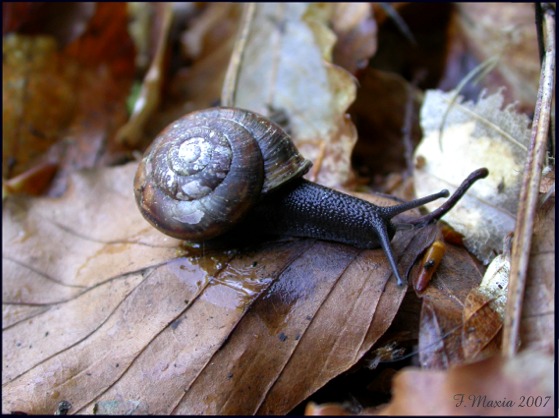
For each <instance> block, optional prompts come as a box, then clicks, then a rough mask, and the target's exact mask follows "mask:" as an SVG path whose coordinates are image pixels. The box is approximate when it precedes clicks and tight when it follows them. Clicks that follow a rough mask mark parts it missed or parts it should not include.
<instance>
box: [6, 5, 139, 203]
mask: <svg viewBox="0 0 559 418" xmlns="http://www.w3.org/2000/svg"><path fill="white" fill-rule="evenodd" d="M123 22H124V23H123ZM125 22H126V6H125V5H124V4H120V5H118V4H108V3H106V4H103V3H99V4H98V5H97V6H96V7H95V14H94V15H93V16H92V17H91V19H90V20H88V22H87V23H88V24H87V28H86V29H85V30H83V31H82V32H80V33H81V36H79V37H78V38H77V39H74V40H72V42H70V43H69V44H68V45H66V47H65V48H64V49H62V50H60V45H57V43H56V41H55V40H54V38H53V37H50V36H24V35H19V34H11V35H8V36H6V37H5V38H4V40H3V51H4V56H5V60H4V62H3V69H4V77H3V86H4V91H3V102H4V107H3V121H4V126H3V128H2V129H3V131H2V132H3V139H4V141H3V163H4V164H3V177H4V178H11V177H13V176H15V175H18V174H20V173H22V172H25V171H27V170H30V169H33V168H35V167H36V166H37V165H41V164H44V163H45V162H47V163H56V164H58V166H59V170H58V171H57V173H56V176H55V177H54V181H53V184H52V185H51V187H50V189H49V194H50V195H52V196H57V195H60V194H62V193H63V191H64V189H65V187H66V178H67V176H68V174H69V173H71V172H73V171H75V170H77V169H79V168H84V167H93V166H95V165H101V164H105V163H106V161H107V160H110V159H111V158H112V157H113V156H114V155H115V154H118V152H122V150H120V151H119V150H117V149H116V148H115V147H113V146H112V142H111V140H110V139H111V138H112V136H113V134H114V131H115V126H119V125H120V124H121V123H122V122H123V121H124V120H125V117H126V109H125V97H126V94H128V89H129V87H130V84H131V78H132V76H133V74H134V65H133V59H132V58H133V56H132V53H133V49H132V45H131V42H130V40H129V37H128V34H127V32H126V24H125ZM45 103H46V104H47V105H45Z"/></svg>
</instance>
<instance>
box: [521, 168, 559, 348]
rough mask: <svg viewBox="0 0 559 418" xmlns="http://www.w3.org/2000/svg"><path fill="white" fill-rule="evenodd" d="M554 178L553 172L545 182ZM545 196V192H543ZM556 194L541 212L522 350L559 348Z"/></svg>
mask: <svg viewBox="0 0 559 418" xmlns="http://www.w3.org/2000/svg"><path fill="white" fill-rule="evenodd" d="M549 181H551V182H552V187H553V188H555V175H554V173H553V172H552V173H550V175H547V176H546V177H544V178H543V179H542V184H544V183H547V182H549ZM542 196H545V193H542ZM555 280H556V276H555V193H553V195H552V196H550V197H549V198H548V199H547V200H546V201H545V202H543V204H541V205H540V207H539V208H538V211H537V216H536V219H535V223H534V235H533V238H532V248H531V252H530V263H529V265H528V281H527V286H526V289H525V293H524V303H523V308H522V318H521V322H520V339H521V342H522V346H521V349H522V350H525V349H539V350H542V351H545V352H547V353H553V352H554V351H555V343H556V341H555V339H554V338H553V335H554V332H553V331H554V329H555V320H554V316H555Z"/></svg>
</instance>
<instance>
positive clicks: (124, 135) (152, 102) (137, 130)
mask: <svg viewBox="0 0 559 418" xmlns="http://www.w3.org/2000/svg"><path fill="white" fill-rule="evenodd" d="M156 7H157V9H156V10H157V12H158V13H157V17H158V18H159V20H161V22H160V24H159V25H157V29H158V31H159V32H158V34H157V45H156V47H155V52H154V57H153V60H152V62H151V64H150V66H149V69H148V71H147V72H146V75H145V77H144V80H143V83H142V87H141V89H140V93H139V94H138V97H137V99H136V102H135V103H134V109H133V110H132V114H131V115H130V119H129V120H128V122H126V123H125V124H124V125H123V126H121V127H120V128H119V129H118V132H117V133H116V141H117V142H119V143H121V144H126V145H128V146H133V145H138V142H139V141H140V139H141V138H142V137H143V135H144V132H145V126H146V124H147V123H148V121H149V119H150V117H151V116H152V114H153V113H154V112H155V111H156V109H157V108H158V106H159V104H160V102H161V93H162V92H161V86H162V85H163V81H164V79H165V74H166V71H165V66H164V64H165V60H164V58H165V53H166V51H167V48H168V47H167V45H168V43H169V42H168V37H169V30H170V28H171V21H172V19H173V13H172V6H171V4H168V3H162V4H160V5H159V6H156Z"/></svg>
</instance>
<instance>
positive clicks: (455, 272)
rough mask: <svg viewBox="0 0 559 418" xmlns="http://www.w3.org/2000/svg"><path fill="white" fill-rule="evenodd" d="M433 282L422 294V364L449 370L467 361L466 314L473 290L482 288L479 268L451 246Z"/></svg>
mask: <svg viewBox="0 0 559 418" xmlns="http://www.w3.org/2000/svg"><path fill="white" fill-rule="evenodd" d="M446 247H447V251H446V253H445V256H444V257H443V259H442V262H441V264H440V266H439V268H438V269H437V272H436V273H435V275H434V278H433V280H432V281H431V283H430V284H429V286H428V287H427V289H426V290H425V291H424V292H422V294H421V298H422V301H423V305H422V307H421V317H420V329H419V361H420V364H421V366H422V367H423V368H430V369H447V368H448V367H450V366H452V365H457V364H461V363H462V362H463V360H464V353H463V341H462V337H461V332H460V331H461V329H462V311H463V309H464V305H465V303H466V300H467V295H468V293H469V292H470V290H471V289H472V288H474V287H477V286H478V285H479V282H480V280H481V272H480V271H479V266H477V265H476V263H474V262H473V260H472V257H471V256H470V255H469V254H468V253H467V251H466V250H465V249H464V248H461V247H455V246H453V245H450V244H447V245H446Z"/></svg>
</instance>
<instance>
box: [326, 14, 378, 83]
mask: <svg viewBox="0 0 559 418" xmlns="http://www.w3.org/2000/svg"><path fill="white" fill-rule="evenodd" d="M334 7H335V10H334V12H333V13H332V14H331V15H330V19H331V20H332V29H333V30H334V32H335V33H336V36H337V38H338V40H337V42H336V44H335V45H334V50H333V61H334V64H336V65H339V66H340V67H343V68H345V69H346V70H347V71H349V72H350V73H352V74H354V73H355V72H356V71H357V70H360V69H363V68H365V67H366V66H367V63H368V62H369V59H370V58H371V57H372V56H373V55H374V53H375V51H376V49H377V24H376V21H375V19H374V18H373V9H372V6H371V4H370V3H335V6H334Z"/></svg>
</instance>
